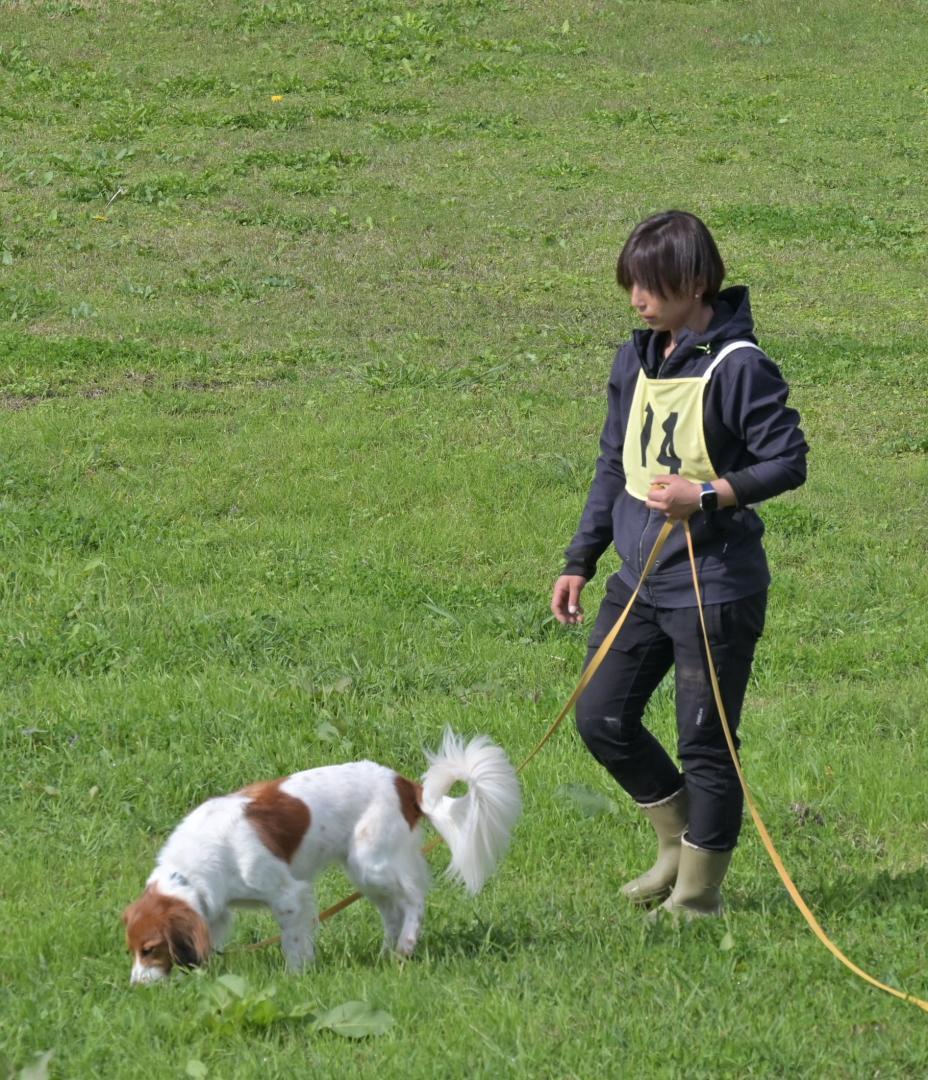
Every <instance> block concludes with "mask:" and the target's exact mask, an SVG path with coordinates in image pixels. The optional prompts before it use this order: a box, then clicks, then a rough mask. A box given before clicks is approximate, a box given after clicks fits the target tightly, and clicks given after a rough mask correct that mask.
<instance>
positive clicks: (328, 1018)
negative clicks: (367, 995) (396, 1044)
mask: <svg viewBox="0 0 928 1080" xmlns="http://www.w3.org/2000/svg"><path fill="white" fill-rule="evenodd" d="M392 1023H393V1017H392V1016H391V1015H390V1014H389V1013H387V1012H384V1011H383V1010H382V1009H374V1008H372V1007H371V1006H370V1005H368V1004H367V1002H365V1001H346V1002H345V1003H344V1004H343V1005H336V1006H335V1008H334V1009H329V1010H328V1011H327V1012H323V1013H320V1014H319V1015H318V1016H317V1017H316V1019H315V1021H314V1023H313V1030H314V1031H320V1030H322V1029H326V1030H327V1031H334V1032H335V1034H336V1035H342V1036H344V1037H345V1038H347V1039H365V1038H367V1037H368V1036H369V1035H383V1034H384V1033H385V1032H386V1031H387V1030H388V1029H389V1028H390V1025H391V1024H392Z"/></svg>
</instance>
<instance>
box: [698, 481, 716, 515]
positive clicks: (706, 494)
mask: <svg viewBox="0 0 928 1080" xmlns="http://www.w3.org/2000/svg"><path fill="white" fill-rule="evenodd" d="M699 508H700V510H702V512H703V513H704V514H714V513H715V511H716V510H718V508H719V493H718V492H717V491H716V490H715V488H714V487H713V486H712V485H711V484H710V483H708V481H707V482H706V483H705V484H703V485H702V491H701V492H700V494H699Z"/></svg>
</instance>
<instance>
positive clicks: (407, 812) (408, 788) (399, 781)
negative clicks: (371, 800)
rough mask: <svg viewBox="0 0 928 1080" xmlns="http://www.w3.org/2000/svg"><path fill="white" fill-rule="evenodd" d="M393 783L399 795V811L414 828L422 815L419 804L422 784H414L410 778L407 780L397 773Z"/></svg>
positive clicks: (411, 827)
mask: <svg viewBox="0 0 928 1080" xmlns="http://www.w3.org/2000/svg"><path fill="white" fill-rule="evenodd" d="M393 783H394V785H395V786H396V793H397V795H399V797H400V811H401V813H402V815H403V817H404V818H405V819H406V823H407V824H408V825H409V827H410V829H414V828H415V827H416V826H417V825H418V824H419V819H420V818H421V817H422V807H421V806H420V805H419V803H420V802H421V801H422V785H421V784H415V783H413V782H412V780H407V779H406V777H405V776H400V775H399V774H397V776H396V777H395V779H394V781H393Z"/></svg>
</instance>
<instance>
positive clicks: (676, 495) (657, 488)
mask: <svg viewBox="0 0 928 1080" xmlns="http://www.w3.org/2000/svg"><path fill="white" fill-rule="evenodd" d="M701 492H702V488H701V486H700V485H699V484H694V483H693V482H692V480H684V479H683V477H682V476H677V475H671V476H653V477H652V478H651V489H650V490H649V491H648V497H647V499H646V500H645V506H647V508H648V509H649V510H659V511H660V512H661V513H662V514H664V515H666V516H667V517H668V518H670V519H671V520H672V521H683V520H684V519H685V518H688V517H690V515H692V514H694V513H695V512H696V511H697V510H698V509H699V496H700V494H701Z"/></svg>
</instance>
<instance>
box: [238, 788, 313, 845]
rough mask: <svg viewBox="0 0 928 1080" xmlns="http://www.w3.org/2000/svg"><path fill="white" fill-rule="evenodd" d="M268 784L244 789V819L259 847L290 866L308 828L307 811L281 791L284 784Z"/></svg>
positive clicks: (306, 808) (298, 800) (300, 801)
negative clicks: (254, 833) (250, 826)
mask: <svg viewBox="0 0 928 1080" xmlns="http://www.w3.org/2000/svg"><path fill="white" fill-rule="evenodd" d="M286 779H287V778H286V777H284V778H283V779H282V780H269V781H268V782H267V783H265V784H251V785H250V786H249V787H246V788H243V790H242V794H243V795H247V796H248V798H249V800H250V801H249V803H248V805H247V806H246V807H245V818H246V819H247V820H248V821H250V822H251V824H252V825H253V826H254V830H255V832H256V833H257V834H258V837H259V839H260V840H261V843H262V844H264V846H265V847H266V848H267V849H268V851H269V852H270V853H271V854H272V855H276V856H277V858H278V859H283V860H284V862H290V860H291V859H292V858H293V856H294V854H295V853H296V849H297V848H298V847H299V846H300V843H301V842H302V840H303V837H304V836H305V835H306V830H307V829H308V828H309V808H308V807H307V805H306V803H304V802H303V800H302V799H297V798H295V797H294V796H293V795H288V794H287V793H286V791H281V789H280V785H281V784H282V783H283V782H284V780H286Z"/></svg>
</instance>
